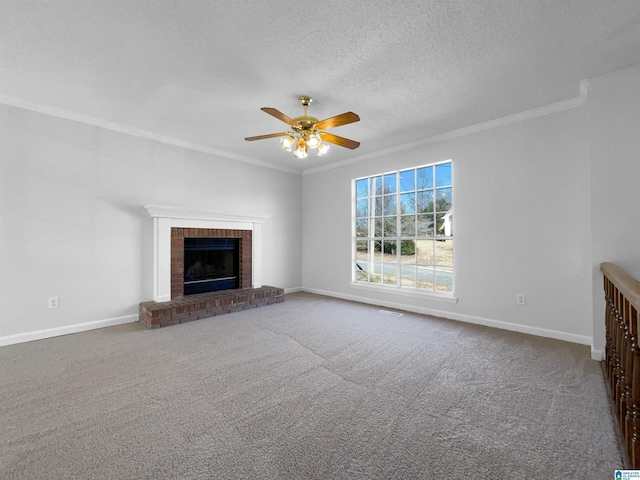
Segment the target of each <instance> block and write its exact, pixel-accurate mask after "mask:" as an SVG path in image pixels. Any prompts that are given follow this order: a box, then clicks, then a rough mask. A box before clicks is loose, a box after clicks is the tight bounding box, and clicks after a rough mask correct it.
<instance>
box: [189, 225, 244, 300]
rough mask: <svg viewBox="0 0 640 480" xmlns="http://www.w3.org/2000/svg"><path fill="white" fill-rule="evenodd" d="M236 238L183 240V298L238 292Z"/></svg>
mask: <svg viewBox="0 0 640 480" xmlns="http://www.w3.org/2000/svg"><path fill="white" fill-rule="evenodd" d="M239 251H240V248H239V239H238V238H185V239H184V295H192V294H195V293H204V292H215V291H218V290H229V289H233V288H239V285H240V283H239V275H238V273H239V263H240V262H239V257H240V255H239Z"/></svg>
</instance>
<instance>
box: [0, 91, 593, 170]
mask: <svg viewBox="0 0 640 480" xmlns="http://www.w3.org/2000/svg"><path fill="white" fill-rule="evenodd" d="M588 92H589V80H588V79H584V80H580V83H579V94H578V96H577V97H574V98H570V99H568V100H563V101H561V102H556V103H552V104H549V105H544V106H542V107H538V108H533V109H530V110H525V111H523V112H519V113H515V114H513V115H507V116H505V117H500V118H497V119H494V120H489V121H487V122H482V123H477V124H475V125H470V126H468V127H463V128H459V129H456V130H451V131H449V132H445V133H440V134H438V135H434V136H431V137H427V138H423V139H420V140H416V141H414V142H406V143H403V144H402V145H397V146H395V147H390V148H385V149H382V150H377V151H375V152H371V153H366V154H363V155H359V156H356V157H352V158H350V159H348V160H343V161H340V162H335V163H330V164H327V165H323V166H320V167H315V168H310V169H307V170H303V171H302V172H300V171H298V170H295V169H291V168H286V167H280V166H276V165H273V164H271V163H268V162H265V161H263V160H257V159H254V158H250V157H245V156H243V155H237V154H235V153H232V152H228V151H226V150H221V149H218V148H213V147H209V146H206V145H200V144H197V143H193V142H188V141H186V140H182V139H179V138H175V137H169V136H167V135H160V134H158V133H154V132H149V131H147V130H142V129H139V128H136V127H132V126H130V125H124V124H120V123H116V122H111V121H108V120H105V119H101V118H97V117H92V116H89V115H83V114H79V113H75V112H71V111H68V110H64V109H62V108H58V107H53V106H51V105H41V104H36V103H32V102H27V101H25V100H21V99H19V98H16V97H11V96H7V95H0V104H4V105H8V106H11V107H16V108H21V109H24V110H29V111H33V112H38V113H42V114H45V115H50V116H53V117H58V118H64V119H66V120H72V121H74V122H79V123H83V124H86V125H91V126H95V127H100V128H104V129H106V130H112V131H114V132H119V133H124V134H126V135H133V136H136V137H140V138H145V139H147V140H152V141H155V142H158V143H164V144H166V145H171V146H175V147H181V148H184V149H187V150H193V151H196V152H202V153H207V154H210V155H215V156H218V157H222V158H227V159H229V160H237V161H240V162H244V163H248V164H251V165H257V166H260V167H264V168H269V169H272V170H279V171H281V172H285V173H291V174H294V175H308V174H312V173H318V172H322V171H325V170H332V169H334V168H340V167H344V166H347V165H352V164H355V163H360V162H364V161H366V160H372V159H375V158H380V157H384V156H388V155H393V154H395V153H399V152H404V151H407V150H411V149H414V148H418V147H421V146H424V145H429V144H432V143H438V142H443V141H445V140H451V139H454V138H458V137H463V136H466V135H471V134H473V133H478V132H482V131H485V130H490V129H493V128H498V127H502V126H505V125H510V124H513V123H518V122H523V121H525V120H529V119H532V118H536V117H541V116H544V115H549V114H552V113H557V112H561V111H564V110H570V109H572V108H577V107H581V106H583V105H585V104H586V102H587V96H588Z"/></svg>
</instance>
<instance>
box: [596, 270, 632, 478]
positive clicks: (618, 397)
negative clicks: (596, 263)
mask: <svg viewBox="0 0 640 480" xmlns="http://www.w3.org/2000/svg"><path fill="white" fill-rule="evenodd" d="M600 271H601V272H602V274H603V275H604V297H605V300H606V302H607V304H606V313H605V326H606V345H605V361H604V373H605V377H606V381H607V386H608V389H609V394H610V399H611V404H612V405H611V409H612V412H613V414H614V418H615V419H616V422H617V427H618V433H619V435H620V444H621V445H622V446H623V447H624V448H623V449H624V455H625V457H626V458H625V460H626V462H625V463H626V464H627V465H626V466H628V467H630V468H632V469H637V468H640V347H639V346H638V336H639V332H640V314H639V313H638V312H640V282H639V281H638V280H636V279H635V278H633V277H632V276H630V275H629V274H627V273H626V272H625V271H624V270H622V269H621V268H620V267H618V266H616V265H614V264H612V263H602V264H600Z"/></svg>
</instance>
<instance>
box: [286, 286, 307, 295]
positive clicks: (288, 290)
mask: <svg viewBox="0 0 640 480" xmlns="http://www.w3.org/2000/svg"><path fill="white" fill-rule="evenodd" d="M302 291H303V290H302V287H294V288H285V289H284V293H285V294H287V293H296V292H302Z"/></svg>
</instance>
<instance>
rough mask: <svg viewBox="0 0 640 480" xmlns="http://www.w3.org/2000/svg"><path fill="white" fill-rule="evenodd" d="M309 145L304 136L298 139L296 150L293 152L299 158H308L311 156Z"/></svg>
mask: <svg viewBox="0 0 640 480" xmlns="http://www.w3.org/2000/svg"><path fill="white" fill-rule="evenodd" d="M308 151H309V147H308V146H307V142H306V141H305V140H304V138H301V139H299V140H298V144H297V145H296V151H295V152H293V154H294V155H295V156H296V157H298V158H307V157H308V156H309V153H308Z"/></svg>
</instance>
